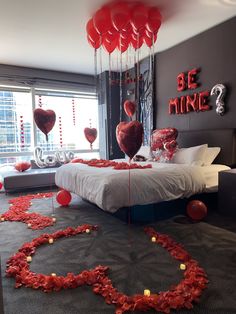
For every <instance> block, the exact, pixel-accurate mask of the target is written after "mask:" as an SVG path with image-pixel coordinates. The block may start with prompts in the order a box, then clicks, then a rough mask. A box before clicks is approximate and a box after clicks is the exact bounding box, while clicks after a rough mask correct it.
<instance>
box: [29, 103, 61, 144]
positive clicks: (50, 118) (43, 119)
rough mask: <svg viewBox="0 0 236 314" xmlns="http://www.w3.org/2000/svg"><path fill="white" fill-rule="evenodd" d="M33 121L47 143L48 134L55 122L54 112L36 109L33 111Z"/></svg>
mask: <svg viewBox="0 0 236 314" xmlns="http://www.w3.org/2000/svg"><path fill="white" fill-rule="evenodd" d="M34 121H35V123H36V125H37V127H38V128H39V130H40V131H42V132H43V133H44V134H45V135H46V140H47V141H48V133H49V132H50V131H51V130H52V128H53V127H54V124H55V122H56V114H55V112H54V111H53V110H43V109H41V108H37V109H35V110H34Z"/></svg>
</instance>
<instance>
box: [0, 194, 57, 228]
mask: <svg viewBox="0 0 236 314" xmlns="http://www.w3.org/2000/svg"><path fill="white" fill-rule="evenodd" d="M49 197H53V193H38V194H29V195H25V196H19V197H16V198H13V199H11V200H9V203H10V208H9V209H8V211H6V212H5V213H3V214H1V215H0V222H4V221H19V222H23V223H25V224H27V226H28V228H29V229H32V230H41V229H44V228H46V227H49V226H52V225H53V224H54V223H55V221H56V219H55V218H51V217H47V216H43V215H40V214H38V213H32V212H30V213H28V210H29V209H30V207H31V205H32V200H34V199H41V198H49Z"/></svg>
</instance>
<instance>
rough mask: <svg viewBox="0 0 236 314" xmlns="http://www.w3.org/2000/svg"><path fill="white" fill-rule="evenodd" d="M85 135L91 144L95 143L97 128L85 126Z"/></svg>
mask: <svg viewBox="0 0 236 314" xmlns="http://www.w3.org/2000/svg"><path fill="white" fill-rule="evenodd" d="M84 135H85V137H86V139H87V141H88V142H89V143H90V144H93V142H94V141H95V140H96V138H97V129H95V128H85V129H84Z"/></svg>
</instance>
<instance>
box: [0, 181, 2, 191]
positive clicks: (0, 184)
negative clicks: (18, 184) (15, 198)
mask: <svg viewBox="0 0 236 314" xmlns="http://www.w3.org/2000/svg"><path fill="white" fill-rule="evenodd" d="M2 187H3V184H2V182H0V190H1V189H2Z"/></svg>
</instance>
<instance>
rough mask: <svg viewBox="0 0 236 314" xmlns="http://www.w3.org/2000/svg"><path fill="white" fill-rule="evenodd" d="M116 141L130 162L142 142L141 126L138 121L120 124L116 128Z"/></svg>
mask: <svg viewBox="0 0 236 314" xmlns="http://www.w3.org/2000/svg"><path fill="white" fill-rule="evenodd" d="M116 139H117V142H118V144H119V146H120V149H121V150H122V152H124V153H125V154H126V155H127V156H129V158H130V160H131V159H132V158H133V157H134V155H135V154H136V153H137V152H138V151H139V149H140V147H141V145H142V142H143V126H142V124H141V123H140V122H138V121H131V122H120V123H119V124H118V125H117V127H116Z"/></svg>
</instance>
